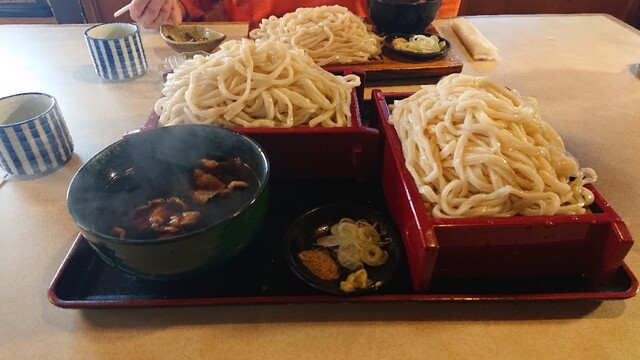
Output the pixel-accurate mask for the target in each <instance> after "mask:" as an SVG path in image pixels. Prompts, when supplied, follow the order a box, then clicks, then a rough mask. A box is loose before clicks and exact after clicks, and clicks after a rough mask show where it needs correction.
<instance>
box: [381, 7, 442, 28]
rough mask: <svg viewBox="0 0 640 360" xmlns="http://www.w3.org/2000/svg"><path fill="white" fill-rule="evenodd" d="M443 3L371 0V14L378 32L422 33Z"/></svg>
mask: <svg viewBox="0 0 640 360" xmlns="http://www.w3.org/2000/svg"><path fill="white" fill-rule="evenodd" d="M441 5H442V0H370V1H369V16H370V17H371V21H372V22H373V24H374V25H375V31H376V32H377V33H378V34H390V33H407V34H409V33H421V32H424V31H425V29H426V28H427V26H429V24H431V22H433V20H434V19H435V18H436V15H437V14H438V10H440V6H441Z"/></svg>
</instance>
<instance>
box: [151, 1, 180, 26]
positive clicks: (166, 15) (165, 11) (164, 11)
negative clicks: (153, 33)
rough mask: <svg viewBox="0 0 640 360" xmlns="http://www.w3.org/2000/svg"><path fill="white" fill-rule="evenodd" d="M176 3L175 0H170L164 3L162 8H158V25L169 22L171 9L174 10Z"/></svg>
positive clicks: (156, 22) (156, 19)
mask: <svg viewBox="0 0 640 360" xmlns="http://www.w3.org/2000/svg"><path fill="white" fill-rule="evenodd" d="M174 4H175V0H169V1H166V2H165V3H164V4H162V6H161V7H160V9H159V10H158V15H157V16H156V18H155V20H154V22H155V24H156V27H160V25H163V24H166V23H167V21H168V20H169V19H170V17H171V11H172V10H173V6H174Z"/></svg>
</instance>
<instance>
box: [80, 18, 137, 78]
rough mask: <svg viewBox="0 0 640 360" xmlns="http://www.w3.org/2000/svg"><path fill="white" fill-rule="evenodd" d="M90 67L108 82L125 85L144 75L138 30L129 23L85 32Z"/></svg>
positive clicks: (108, 25)
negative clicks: (123, 82) (121, 82)
mask: <svg viewBox="0 0 640 360" xmlns="http://www.w3.org/2000/svg"><path fill="white" fill-rule="evenodd" d="M84 38H85V40H86V41H87V46H88V47H89V52H90V53H91V59H92V61H93V67H94V68H95V70H96V73H97V74H98V76H100V77H101V78H103V79H106V80H109V81H127V80H131V79H135V78H137V77H140V76H142V75H144V74H145V73H146V72H147V59H146V57H145V54H144V48H143V47H142V39H141V37H140V28H138V26H137V25H136V24H130V23H109V24H100V25H96V26H93V27H90V28H89V29H87V31H85V33H84Z"/></svg>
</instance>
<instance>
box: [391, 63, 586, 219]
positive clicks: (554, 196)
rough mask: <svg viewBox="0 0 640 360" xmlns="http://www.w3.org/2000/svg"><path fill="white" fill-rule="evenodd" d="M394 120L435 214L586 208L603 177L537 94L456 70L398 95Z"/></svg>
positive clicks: (567, 211) (550, 212) (409, 164)
mask: <svg viewBox="0 0 640 360" xmlns="http://www.w3.org/2000/svg"><path fill="white" fill-rule="evenodd" d="M389 121H390V122H391V123H393V125H394V128H395V129H396V132H397V133H398V136H399V138H400V141H401V143H402V150H403V153H404V157H405V160H406V167H407V169H408V170H409V172H410V173H411V175H412V177H413V179H414V180H415V182H416V184H417V186H418V189H419V192H420V194H421V196H422V199H423V201H424V202H425V205H426V206H427V209H429V210H430V211H431V214H432V216H434V217H474V216H511V215H517V214H518V215H555V214H582V213H584V212H585V211H586V210H585V207H587V206H588V205H590V204H591V203H593V201H594V198H593V193H592V192H591V191H589V189H587V188H585V187H584V185H585V184H588V183H591V182H594V181H595V180H596V174H595V172H594V171H593V170H592V169H590V168H583V169H580V168H579V165H578V162H577V161H576V160H575V159H574V158H573V157H571V156H570V155H569V154H567V152H566V150H565V146H564V143H563V141H562V139H561V138H560V136H559V135H558V133H557V132H556V131H555V130H554V129H553V128H552V127H551V126H550V125H549V124H548V123H546V122H545V121H543V120H542V119H541V117H540V114H539V112H538V105H537V101H536V100H535V99H533V98H531V97H524V96H521V95H520V94H519V93H518V92H517V91H512V90H509V89H507V88H505V87H503V86H501V85H499V84H497V83H496V82H494V81H491V80H489V79H487V78H484V77H473V76H468V75H461V74H454V75H449V76H447V77H445V78H443V79H442V80H440V81H439V82H438V83H437V84H436V85H425V86H423V87H422V89H421V90H419V91H418V92H416V93H415V94H413V95H412V96H410V97H407V98H405V99H402V100H398V101H396V102H395V103H394V105H393V109H392V112H391V115H390V117H389Z"/></svg>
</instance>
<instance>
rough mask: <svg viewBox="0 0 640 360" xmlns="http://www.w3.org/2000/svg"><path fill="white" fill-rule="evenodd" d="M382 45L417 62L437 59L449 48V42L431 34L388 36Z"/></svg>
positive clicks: (396, 34)
mask: <svg viewBox="0 0 640 360" xmlns="http://www.w3.org/2000/svg"><path fill="white" fill-rule="evenodd" d="M384 45H385V46H386V47H387V48H388V49H389V50H391V51H393V52H395V53H396V54H399V55H400V56H403V57H407V58H411V59H418V60H433V59H439V58H441V57H443V56H444V55H445V54H446V53H447V52H448V51H449V49H450V48H451V43H450V42H449V40H447V39H445V38H443V37H442V36H439V35H435V34H431V33H420V34H400V33H394V34H389V35H387V36H386V37H385V39H384Z"/></svg>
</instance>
